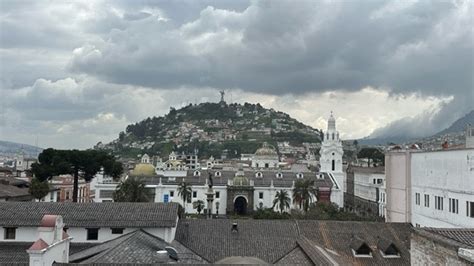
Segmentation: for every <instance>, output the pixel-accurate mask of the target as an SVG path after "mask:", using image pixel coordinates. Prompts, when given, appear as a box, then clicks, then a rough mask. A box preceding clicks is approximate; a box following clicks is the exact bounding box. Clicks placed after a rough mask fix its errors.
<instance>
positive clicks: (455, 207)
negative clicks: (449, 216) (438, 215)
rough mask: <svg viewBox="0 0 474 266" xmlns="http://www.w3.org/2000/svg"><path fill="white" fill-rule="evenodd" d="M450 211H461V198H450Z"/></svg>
mask: <svg viewBox="0 0 474 266" xmlns="http://www.w3.org/2000/svg"><path fill="white" fill-rule="evenodd" d="M449 212H452V213H459V200H458V199H453V198H449Z"/></svg>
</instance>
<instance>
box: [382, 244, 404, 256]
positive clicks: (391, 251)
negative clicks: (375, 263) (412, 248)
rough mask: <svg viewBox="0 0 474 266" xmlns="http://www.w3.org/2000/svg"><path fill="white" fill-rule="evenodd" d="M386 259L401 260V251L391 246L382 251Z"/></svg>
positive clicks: (393, 245)
mask: <svg viewBox="0 0 474 266" xmlns="http://www.w3.org/2000/svg"><path fill="white" fill-rule="evenodd" d="M380 252H381V253H382V256H383V257H384V258H400V251H398V248H397V247H396V246H395V244H393V243H392V244H390V245H389V246H388V247H387V248H386V249H385V250H380Z"/></svg>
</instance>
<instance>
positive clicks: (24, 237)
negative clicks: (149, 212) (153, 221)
mask: <svg viewBox="0 0 474 266" xmlns="http://www.w3.org/2000/svg"><path fill="white" fill-rule="evenodd" d="M91 227H93V226H91ZM143 229H144V230H145V231H147V232H149V233H151V234H153V235H155V236H157V237H159V238H162V239H164V240H165V241H168V242H171V241H172V240H173V239H174V234H175V231H176V228H174V227H173V228H172V227H157V228H143ZM135 230H137V228H125V229H124V230H123V234H112V230H111V228H110V227H101V228H100V229H99V239H98V240H87V230H86V228H80V227H71V228H68V230H67V234H68V235H69V236H71V237H72V238H73V239H72V242H73V243H83V242H88V243H102V242H105V241H108V240H111V239H114V238H117V237H119V236H122V235H124V234H127V233H130V232H133V231H135ZM4 237H5V233H4V227H0V241H5V242H35V241H36V240H38V229H37V227H18V228H17V229H16V238H15V239H14V240H7V239H4Z"/></svg>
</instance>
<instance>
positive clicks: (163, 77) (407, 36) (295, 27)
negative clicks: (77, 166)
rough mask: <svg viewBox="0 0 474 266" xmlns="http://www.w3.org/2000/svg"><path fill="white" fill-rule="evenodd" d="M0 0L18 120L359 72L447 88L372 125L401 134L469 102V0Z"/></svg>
mask: <svg viewBox="0 0 474 266" xmlns="http://www.w3.org/2000/svg"><path fill="white" fill-rule="evenodd" d="M0 5H1V8H0V23H1V31H0V32H1V33H0V34H1V36H0V37H1V39H0V60H1V76H0V86H1V87H0V93H3V95H7V93H8V95H9V97H11V98H10V99H11V100H10V101H9V102H8V104H6V103H2V107H4V108H7V109H8V110H7V111H8V112H9V114H18V115H21V116H22V118H23V119H25V121H24V122H25V123H27V122H29V121H32V123H34V121H43V122H47V121H48V120H49V121H53V120H54V121H67V120H68V119H72V120H75V121H80V120H81V119H89V120H90V119H92V120H93V121H95V120H97V119H99V118H97V117H98V114H106V113H112V114H114V115H116V117H115V119H117V120H120V119H122V118H123V117H126V118H127V119H132V121H133V122H134V120H135V119H138V118H139V117H141V116H142V115H143V114H142V113H140V115H138V114H135V115H131V114H132V113H133V112H134V108H133V107H131V106H130V104H129V105H127V107H126V108H124V107H122V106H121V103H122V102H123V101H124V98H123V97H124V95H125V94H126V93H125V92H124V91H125V90H124V89H123V88H124V87H127V86H128V87H130V88H136V87H146V89H156V91H159V92H161V91H162V90H165V91H163V93H165V94H166V93H167V92H169V93H171V92H174V91H175V90H177V89H180V88H181V89H182V88H187V89H189V90H190V91H189V93H188V94H189V95H193V97H198V96H199V95H200V94H202V91H204V89H203V88H206V89H207V90H209V89H211V90H212V89H221V88H224V89H228V88H231V89H238V90H241V91H242V93H252V92H258V93H263V94H266V95H277V96H278V97H282V98H283V97H286V96H285V95H288V94H293V96H298V97H303V96H304V95H306V94H308V93H312V92H326V91H334V90H339V91H343V92H347V91H351V92H354V91H360V90H361V88H363V87H366V86H370V87H373V88H376V89H379V90H388V91H390V92H391V93H392V94H393V97H394V98H396V97H398V95H402V96H403V95H411V94H413V93H416V94H418V95H420V97H425V98H426V97H430V96H434V97H449V96H453V97H452V98H453V100H452V101H451V102H449V103H446V102H445V103H444V105H442V106H440V107H439V108H438V109H433V110H431V111H425V112H424V113H423V114H421V115H419V116H418V117H415V118H402V119H400V120H399V121H396V122H393V123H392V124H390V125H389V126H388V127H386V128H382V129H379V130H377V131H376V132H374V135H377V136H378V135H387V134H391V133H393V132H400V133H407V132H408V134H412V133H411V132H412V131H413V130H412V129H413V124H417V125H418V127H415V128H418V129H417V130H414V131H415V132H413V134H427V133H429V132H432V131H435V129H437V128H440V127H444V126H445V125H446V124H449V123H450V122H451V121H453V120H454V119H455V118H457V117H459V116H461V115H463V114H464V113H466V112H467V111H469V110H470V109H472V108H473V107H472V102H474V94H473V93H474V92H473V91H474V90H473V76H474V73H473V71H474V67H473V32H472V29H473V15H472V14H473V13H474V12H473V10H472V9H473V8H472V1H411V0H410V1H409V0H406V1H405V0H404V1H230V0H226V1H184V0H183V1H182V0H179V1H148V0H141V1H125V0H124V1H72V2H70V1H51V2H48V4H45V3H40V2H39V1H1V2H0ZM68 78H73V79H72V80H69V79H68ZM45 80H46V81H45ZM81 80H93V81H97V84H100V86H97V87H94V86H95V85H96V84H93V85H94V86H90V84H87V82H82V81H81ZM65 81H68V82H71V84H67V82H65ZM72 81H74V82H72ZM73 83H74V84H73ZM78 84H79V85H78ZM63 85H65V86H63ZM69 87H72V88H73V89H68V88H69ZM114 87H116V88H120V89H116V90H114V89H113V88H114ZM128 87H127V88H128ZM35 93H37V94H35ZM94 93H96V95H95V94H94ZM114 93H115V94H114ZM127 93H129V91H127ZM207 93H209V91H208V92H207ZM114 95H115V97H112V96H114ZM173 95H174V94H173ZM194 95H197V96H194ZM134 97H139V95H138V94H134ZM169 97H174V96H169ZM125 98H126V97H125ZM162 100H163V102H162V104H164V103H166V102H167V101H169V100H167V99H162ZM136 102H137V103H138V104H139V102H140V101H139V100H137V101H136ZM360 104H364V103H363V102H361V103H360ZM5 106H6V107H5ZM24 106H27V107H26V108H25V107H24ZM48 107H50V108H48ZM121 108H123V109H121ZM160 108H161V109H163V108H164V109H166V108H167V107H160ZM335 108H337V106H335ZM416 108H417V107H416V106H414V107H413V109H416ZM161 109H160V110H161ZM434 110H440V111H438V112H436V111H434ZM379 112H383V110H368V112H367V113H364V114H361V115H362V116H363V115H367V114H370V115H373V114H375V115H376V114H377V113H379ZM414 113H419V112H414ZM400 117H401V116H400ZM106 118H107V119H109V116H107V115H103V116H101V118H100V119H106ZM19 119H20V118H19ZM120 121H122V120H120ZM122 122H123V123H125V121H122ZM25 123H24V124H25Z"/></svg>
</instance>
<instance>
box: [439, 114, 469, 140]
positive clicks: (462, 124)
mask: <svg viewBox="0 0 474 266" xmlns="http://www.w3.org/2000/svg"><path fill="white" fill-rule="evenodd" d="M467 124H471V125H474V110H472V111H471V112H469V113H467V114H466V115H465V116H463V117H461V118H459V119H458V120H456V121H454V123H452V124H451V126H449V127H448V128H446V129H444V130H442V131H440V132H438V133H437V134H435V136H440V135H445V134H448V133H455V132H461V131H464V130H466V125H467Z"/></svg>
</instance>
